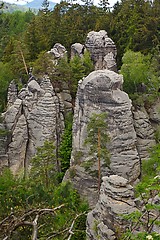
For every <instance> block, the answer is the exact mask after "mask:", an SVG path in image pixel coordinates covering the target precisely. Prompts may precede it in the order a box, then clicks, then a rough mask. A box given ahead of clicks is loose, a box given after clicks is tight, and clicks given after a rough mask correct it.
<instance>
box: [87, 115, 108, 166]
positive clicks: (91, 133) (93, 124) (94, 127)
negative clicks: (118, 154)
mask: <svg viewBox="0 0 160 240" xmlns="http://www.w3.org/2000/svg"><path fill="white" fill-rule="evenodd" d="M106 120H107V114H106V113H100V114H96V113H93V114H92V116H91V118H90V120H89V122H88V125H87V133H88V136H87V138H86V140H85V144H89V147H90V154H91V155H93V154H94V155H95V156H98V152H99V153H100V158H101V159H103V160H105V161H106V162H107V163H108V164H107V165H108V166H109V163H110V160H109V152H108V150H107V143H108V141H109V136H108V134H107V122H106ZM98 134H100V148H99V147H98Z"/></svg>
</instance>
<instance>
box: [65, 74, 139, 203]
mask: <svg viewBox="0 0 160 240" xmlns="http://www.w3.org/2000/svg"><path fill="white" fill-rule="evenodd" d="M122 83H123V77H122V76H121V75H118V74H117V73H115V72H113V71H110V70H97V71H94V72H92V73H90V74H89V75H88V76H87V77H86V78H85V79H84V80H83V81H82V82H81V83H80V84H79V87H78V92H77V98H76V105H75V111H74V123H73V145H72V149H73V150H72V157H71V168H70V169H69V171H68V172H67V174H66V176H65V179H70V180H71V181H72V182H73V184H74V186H75V187H76V188H77V189H78V190H79V192H80V194H81V195H83V196H86V197H87V199H88V200H89V203H90V205H91V206H94V205H95V203H96V202H97V197H98V191H97V179H96V177H95V176H94V175H95V174H94V175H93V173H95V171H97V170H98V167H97V165H98V163H97V162H96V160H95V161H94V162H93V166H91V169H90V170H89V171H86V170H85V165H86V163H87V162H88V160H89V159H88V155H89V154H88V149H87V147H86V146H85V145H84V141H85V138H86V136H87V124H88V122H89V119H90V117H91V115H92V113H94V112H96V113H101V112H106V113H107V119H106V123H107V124H106V125H108V128H107V127H106V133H107V134H109V136H110V142H109V144H106V147H107V148H108V149H109V151H110V161H111V163H110V167H109V168H108V167H107V166H106V164H105V161H103V160H102V161H101V169H102V176H106V175H110V174H111V173H113V174H117V175H119V176H122V177H124V178H126V179H128V180H129V182H134V181H135V180H136V179H137V178H138V177H139V174H140V159H139V156H138V152H137V149H136V140H137V139H136V132H135V129H134V125H133V117H132V112H131V107H132V104H131V100H130V99H129V97H128V95H127V94H126V93H125V92H123V91H121V90H120V89H121V85H122ZM78 154H80V155H81V156H78V157H77V155H78ZM73 172H74V174H73Z"/></svg>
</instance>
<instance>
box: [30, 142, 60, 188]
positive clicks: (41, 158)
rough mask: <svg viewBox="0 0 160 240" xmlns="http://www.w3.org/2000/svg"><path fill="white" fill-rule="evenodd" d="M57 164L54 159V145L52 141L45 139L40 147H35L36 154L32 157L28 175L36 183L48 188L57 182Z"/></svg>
mask: <svg viewBox="0 0 160 240" xmlns="http://www.w3.org/2000/svg"><path fill="white" fill-rule="evenodd" d="M54 172H57V165H56V159H55V146H54V144H53V142H49V141H45V142H44V145H43V146H42V147H39V148H37V154H36V155H35V156H34V157H33V158H32V161H31V171H30V177H31V178H32V179H34V181H35V182H36V183H40V182H41V184H42V185H44V186H45V187H46V188H49V187H50V186H51V185H53V184H57V178H56V177H57V176H56V174H55V173H54Z"/></svg>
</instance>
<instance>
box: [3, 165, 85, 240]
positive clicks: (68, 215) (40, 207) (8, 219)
mask: <svg viewBox="0 0 160 240" xmlns="http://www.w3.org/2000/svg"><path fill="white" fill-rule="evenodd" d="M53 174H54V173H53ZM44 184H45V182H44V181H43V179H42V180H41V181H39V182H37V181H35V178H32V177H31V176H30V178H28V179H25V180H24V179H23V178H17V177H14V176H13V175H12V174H11V172H10V171H9V170H8V169H6V170H5V171H4V173H3V174H2V175H1V176H0V238H1V239H4V237H5V236H9V238H10V239H13V240H17V239H26V240H27V239H31V235H32V231H33V227H32V222H33V221H34V219H35V218H36V216H38V218H37V223H38V237H39V239H47V238H51V239H55V240H56V239H59V240H62V239H67V238H68V237H69V234H70V232H69V229H70V227H71V225H72V222H73V221H74V222H75V223H74V224H73V228H72V231H73V232H74V235H73V236H72V239H74V240H78V239H82V240H83V239H85V222H86V214H85V213H86V211H87V210H88V204H87V203H86V202H85V201H82V200H81V198H80V196H79V195H78V193H77V191H76V190H74V189H73V188H72V186H71V184H70V183H68V182H63V183H61V184H59V185H57V186H55V185H54V184H53V185H50V186H49V187H48V188H46V187H45V185H44ZM59 206H62V207H60V208H59V210H58V209H57V210H55V212H54V208H56V207H59ZM45 209H46V210H45ZM37 214H38V215H37ZM26 222H28V223H30V224H25V223H26Z"/></svg>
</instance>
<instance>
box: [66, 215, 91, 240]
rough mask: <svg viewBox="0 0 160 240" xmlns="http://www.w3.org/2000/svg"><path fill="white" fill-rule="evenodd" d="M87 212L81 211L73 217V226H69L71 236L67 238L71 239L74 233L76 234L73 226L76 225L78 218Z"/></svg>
mask: <svg viewBox="0 0 160 240" xmlns="http://www.w3.org/2000/svg"><path fill="white" fill-rule="evenodd" d="M85 214H86V212H83V213H80V214H78V215H76V217H75V218H74V219H73V221H72V224H71V226H70V228H69V231H68V232H69V237H68V239H67V240H70V239H71V237H72V235H73V234H74V232H73V227H74V224H75V222H76V220H77V218H79V217H80V216H82V215H85Z"/></svg>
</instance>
